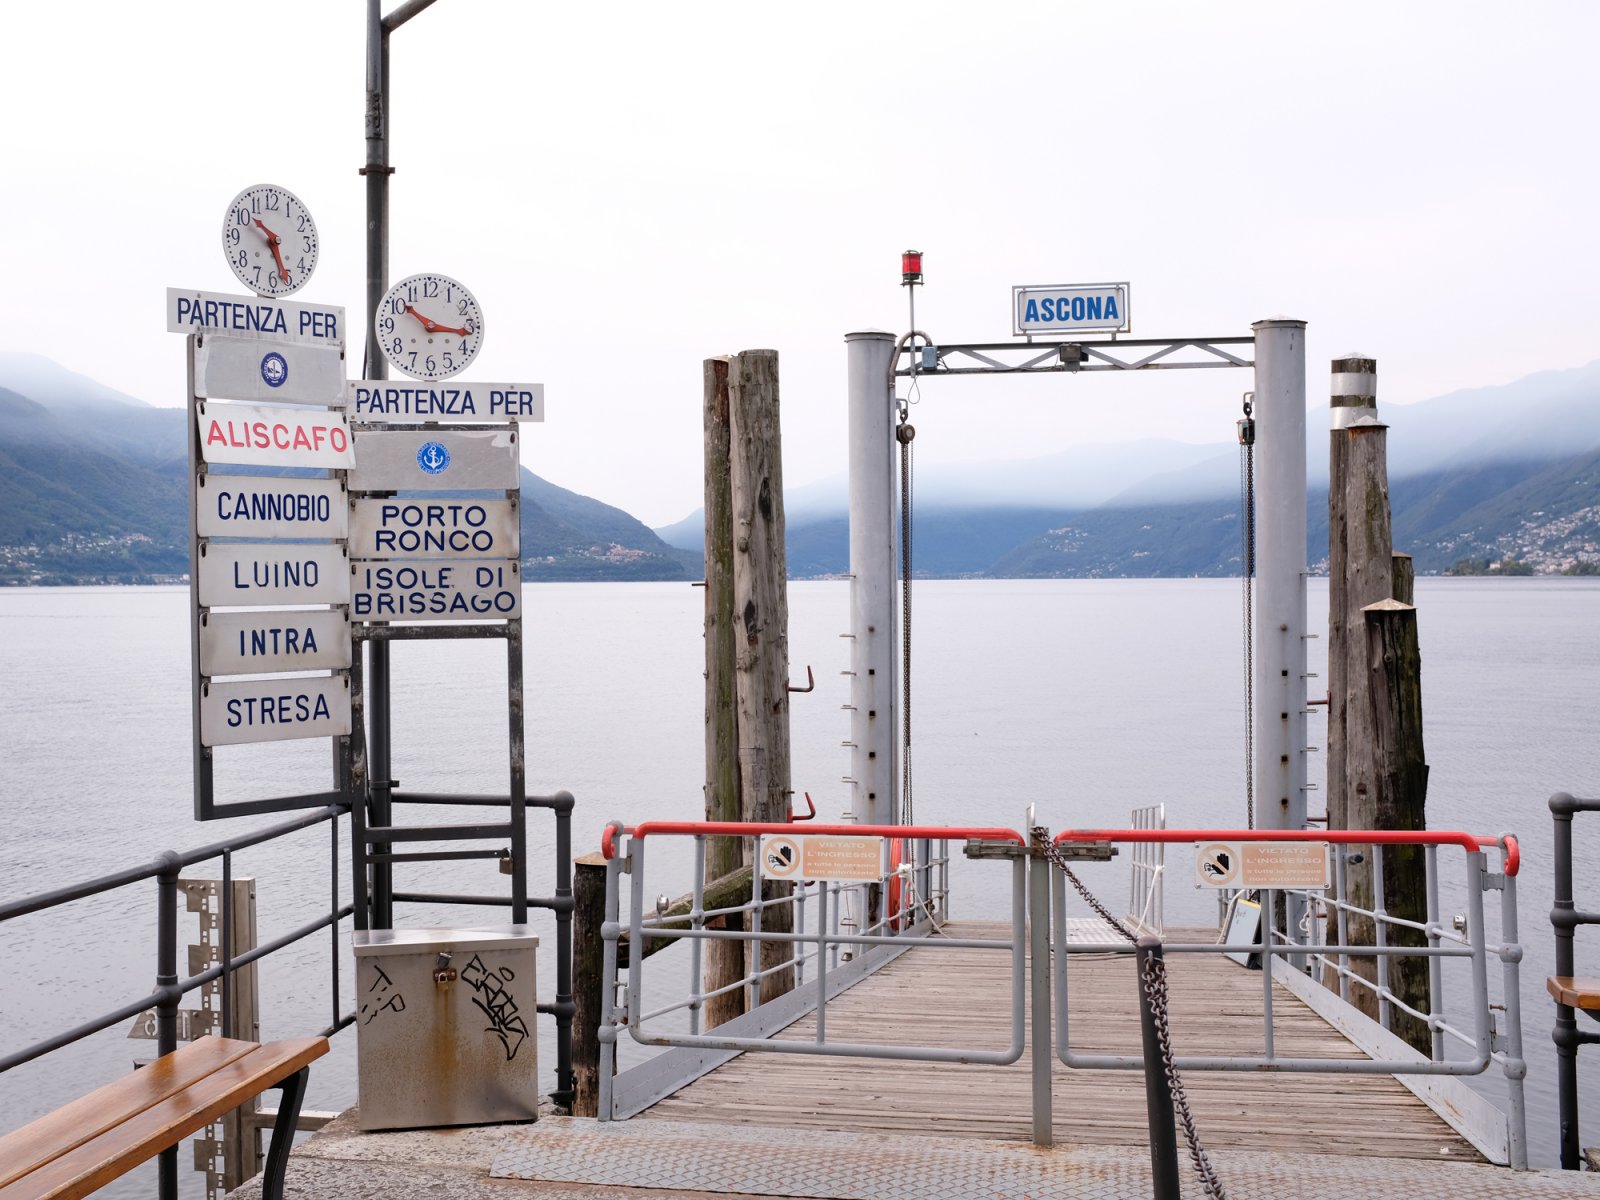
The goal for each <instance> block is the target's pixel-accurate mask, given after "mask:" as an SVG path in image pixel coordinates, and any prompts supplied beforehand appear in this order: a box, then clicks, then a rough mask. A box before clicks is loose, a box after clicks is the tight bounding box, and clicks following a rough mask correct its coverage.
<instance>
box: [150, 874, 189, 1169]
mask: <svg viewBox="0 0 1600 1200" xmlns="http://www.w3.org/2000/svg"><path fill="white" fill-rule="evenodd" d="M156 862H157V863H158V864H160V870H159V873H158V874H157V875H156V994H157V996H159V997H160V998H159V999H158V1000H157V1001H156V1053H157V1054H163V1055H164V1054H171V1053H172V1052H173V1051H174V1050H176V1049H177V1048H178V1002H179V1000H180V999H182V993H181V992H180V991H179V990H178V871H179V869H180V868H181V867H182V865H183V858H182V856H181V855H180V854H179V853H178V852H177V851H176V850H166V851H163V852H162V853H161V854H159V855H158V856H157V857H156ZM157 1186H158V1188H159V1194H160V1196H161V1200H177V1198H178V1148H177V1147H176V1146H173V1147H171V1148H170V1149H167V1150H163V1151H162V1152H161V1161H160V1167H159V1178H158V1181H157Z"/></svg>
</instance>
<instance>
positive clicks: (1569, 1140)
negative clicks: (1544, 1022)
mask: <svg viewBox="0 0 1600 1200" xmlns="http://www.w3.org/2000/svg"><path fill="white" fill-rule="evenodd" d="M1572 813H1573V799H1572V797H1571V796H1569V795H1568V794H1567V793H1565V792H1557V793H1556V794H1555V795H1554V796H1551V797H1550V821H1551V824H1552V825H1554V827H1555V862H1554V866H1555V895H1554V904H1553V905H1552V906H1551V911H1550V924H1551V925H1552V926H1553V927H1554V928H1555V935H1556V970H1555V973H1556V974H1557V975H1560V976H1564V977H1566V978H1568V979H1570V978H1571V977H1572V974H1573V954H1572V950H1573V946H1572V931H1573V926H1574V920H1573V916H1574V904H1573V898H1572ZM1553 1036H1554V1038H1555V1043H1556V1084H1557V1088H1556V1091H1557V1095H1558V1098H1559V1112H1560V1114H1561V1166H1562V1169H1564V1170H1567V1171H1576V1170H1578V1169H1579V1167H1580V1166H1581V1165H1582V1147H1581V1146H1579V1144H1578V1046H1579V1044H1580V1039H1579V1035H1578V1021H1577V1014H1576V1012H1574V1011H1573V1009H1572V1007H1571V1005H1567V1004H1557V1005H1556V1027H1555V1033H1554V1035H1553Z"/></svg>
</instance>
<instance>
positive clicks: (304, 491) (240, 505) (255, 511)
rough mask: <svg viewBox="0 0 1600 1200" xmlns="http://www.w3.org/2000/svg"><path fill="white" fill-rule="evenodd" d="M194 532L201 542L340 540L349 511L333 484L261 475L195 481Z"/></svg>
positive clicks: (337, 482) (337, 485)
mask: <svg viewBox="0 0 1600 1200" xmlns="http://www.w3.org/2000/svg"><path fill="white" fill-rule="evenodd" d="M194 486H195V506H194V519H195V532H196V533H197V534H198V535H199V536H200V537H203V538H213V537H232V538H305V539H309V538H342V537H344V536H345V531H346V529H347V524H348V513H349V506H348V504H347V503H346V501H345V494H344V484H343V483H342V482H341V481H340V480H337V479H279V478H276V477H272V476H266V475H219V474H216V473H207V474H205V475H197V476H196V477H195V485H194Z"/></svg>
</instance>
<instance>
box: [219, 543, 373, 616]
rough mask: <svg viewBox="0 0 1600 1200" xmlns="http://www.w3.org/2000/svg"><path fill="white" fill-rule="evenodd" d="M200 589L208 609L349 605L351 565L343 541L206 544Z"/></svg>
mask: <svg viewBox="0 0 1600 1200" xmlns="http://www.w3.org/2000/svg"><path fill="white" fill-rule="evenodd" d="M196 590H197V592H198V593H199V595H198V599H199V601H200V604H201V606H202V607H204V608H214V607H219V606H220V607H223V608H250V607H256V606H262V605H279V604H348V603H350V569H349V563H348V562H347V561H346V559H345V553H344V547H343V546H316V545H312V546H302V545H299V544H297V543H294V542H263V543H249V542H239V543H234V544H230V545H225V546H224V545H218V544H216V543H208V544H206V545H205V546H204V547H202V553H201V555H200V578H199V580H198V587H197V588H196Z"/></svg>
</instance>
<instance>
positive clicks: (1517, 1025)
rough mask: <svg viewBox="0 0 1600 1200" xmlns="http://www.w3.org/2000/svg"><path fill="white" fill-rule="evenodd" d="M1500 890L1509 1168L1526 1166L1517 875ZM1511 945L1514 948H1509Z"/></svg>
mask: <svg viewBox="0 0 1600 1200" xmlns="http://www.w3.org/2000/svg"><path fill="white" fill-rule="evenodd" d="M1500 862H1501V869H1502V870H1504V869H1505V856H1504V854H1502V855H1501V859H1500ZM1502 878H1503V880H1504V883H1503V884H1502V886H1501V892H1500V941H1501V943H1502V946H1503V947H1504V949H1503V950H1502V952H1501V955H1500V962H1501V981H1502V982H1501V988H1500V994H1501V995H1502V996H1503V997H1504V998H1505V1004H1506V1028H1505V1043H1504V1044H1505V1051H1504V1053H1505V1059H1504V1062H1503V1063H1502V1064H1501V1069H1502V1070H1503V1071H1504V1073H1505V1077H1506V1094H1507V1096H1508V1098H1509V1100H1510V1104H1509V1105H1508V1109H1509V1111H1508V1112H1507V1113H1506V1141H1507V1157H1508V1158H1509V1159H1510V1160H1511V1163H1510V1165H1511V1169H1512V1170H1513V1171H1526V1170H1527V1169H1528V1105H1527V1097H1526V1096H1525V1095H1524V1093H1523V1087H1522V1081H1523V1080H1524V1079H1525V1078H1527V1074H1528V1063H1527V1060H1526V1059H1524V1058H1523V1057H1522V971H1521V969H1520V967H1519V966H1518V964H1519V963H1520V962H1521V951H1522V946H1521V944H1520V935H1519V931H1518V929H1517V877H1516V876H1515V875H1504V876H1502ZM1513 947H1514V948H1515V949H1514V950H1513V949H1512V948H1513Z"/></svg>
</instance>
